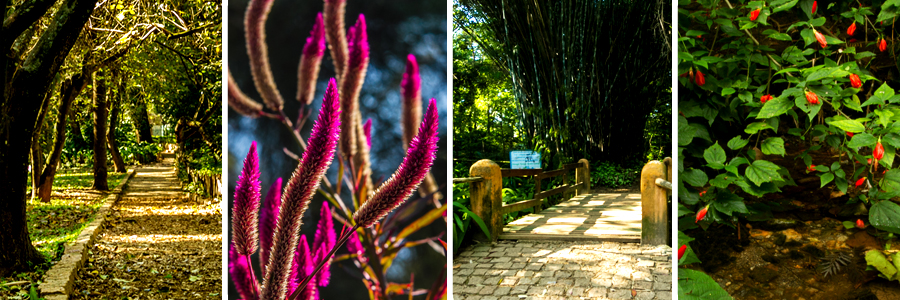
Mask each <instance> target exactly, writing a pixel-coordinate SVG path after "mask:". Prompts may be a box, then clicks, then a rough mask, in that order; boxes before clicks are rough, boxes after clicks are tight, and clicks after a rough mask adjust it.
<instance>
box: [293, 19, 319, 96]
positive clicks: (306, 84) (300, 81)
mask: <svg viewBox="0 0 900 300" xmlns="http://www.w3.org/2000/svg"><path fill="white" fill-rule="evenodd" d="M322 22H323V21H322V13H319V14H318V15H317V16H316V23H315V24H314V25H313V29H312V31H311V32H310V33H309V37H308V38H306V45H303V55H302V56H301V57H300V67H299V70H298V71H297V101H300V103H305V104H306V105H310V104H312V101H313V97H314V96H315V94H316V78H318V77H319V76H318V75H319V66H321V64H322V56H323V55H324V54H325V25H324V24H323V23H322Z"/></svg>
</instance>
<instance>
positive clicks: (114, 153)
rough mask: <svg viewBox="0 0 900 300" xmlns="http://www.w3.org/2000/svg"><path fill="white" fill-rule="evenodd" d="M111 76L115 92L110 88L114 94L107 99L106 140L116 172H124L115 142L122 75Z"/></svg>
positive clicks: (120, 108)
mask: <svg viewBox="0 0 900 300" xmlns="http://www.w3.org/2000/svg"><path fill="white" fill-rule="evenodd" d="M113 74H116V75H114V76H113V78H114V79H113V80H115V81H116V88H115V92H113V91H112V90H111V91H110V94H113V95H115V96H113V97H110V98H111V99H108V100H109V101H108V102H109V103H108V105H109V107H110V109H109V130H107V131H106V142H107V144H108V146H109V154H110V157H112V160H113V165H114V166H115V167H116V172H117V173H124V172H125V171H127V170H126V169H125V161H124V160H122V155H121V154H119V147H118V145H117V143H116V127H117V126H118V125H119V112H120V111H121V110H122V98H121V97H122V93H123V91H122V75H121V74H120V73H118V72H115V73H113Z"/></svg>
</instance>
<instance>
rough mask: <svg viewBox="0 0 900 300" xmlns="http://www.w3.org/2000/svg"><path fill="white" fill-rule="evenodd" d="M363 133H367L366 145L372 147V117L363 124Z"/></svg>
mask: <svg viewBox="0 0 900 300" xmlns="http://www.w3.org/2000/svg"><path fill="white" fill-rule="evenodd" d="M363 133H364V134H365V135H366V146H369V148H372V119H366V123H365V124H363Z"/></svg>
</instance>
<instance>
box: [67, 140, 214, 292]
mask: <svg viewBox="0 0 900 300" xmlns="http://www.w3.org/2000/svg"><path fill="white" fill-rule="evenodd" d="M180 187H181V184H180V182H179V181H178V178H177V177H176V175H175V169H174V166H173V159H172V158H170V157H169V158H166V159H165V160H163V162H162V163H160V164H156V165H152V166H145V167H143V168H140V169H138V171H137V174H136V175H135V177H134V178H132V179H131V180H130V181H129V182H128V187H127V188H126V189H125V193H124V194H123V195H122V198H121V199H120V200H119V202H118V203H116V205H115V207H114V208H113V211H112V212H111V214H110V216H109V219H108V220H107V223H106V224H107V225H106V229H105V230H104V231H103V233H102V234H101V235H100V237H99V238H98V240H97V243H95V244H94V245H93V246H92V247H91V248H90V255H89V258H88V260H87V261H86V262H85V265H84V267H83V268H82V269H81V270H80V271H78V279H77V280H76V282H75V288H74V292H73V295H72V296H71V297H72V299H221V297H222V296H221V294H220V293H221V290H222V287H221V277H222V267H221V266H222V256H221V242H222V237H221V236H222V224H221V219H222V217H221V211H220V210H219V202H218V201H209V200H199V201H194V200H191V198H190V197H188V196H187V195H185V194H183V193H182V192H181V188H180ZM126 297H127V298H126Z"/></svg>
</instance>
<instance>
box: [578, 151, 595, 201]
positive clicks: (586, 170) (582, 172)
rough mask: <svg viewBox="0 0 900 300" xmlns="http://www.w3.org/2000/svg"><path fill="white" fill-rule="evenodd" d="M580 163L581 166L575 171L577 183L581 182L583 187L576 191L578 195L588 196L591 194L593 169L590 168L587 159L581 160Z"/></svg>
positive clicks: (580, 186)
mask: <svg viewBox="0 0 900 300" xmlns="http://www.w3.org/2000/svg"><path fill="white" fill-rule="evenodd" d="M578 163H579V164H581V166H579V167H578V169H576V170H575V183H576V184H577V183H579V182H581V185H579V186H578V188H577V189H576V194H577V195H582V194H587V193H590V192H591V168H590V167H589V164H588V160H587V159H584V158H582V159H580V160H578Z"/></svg>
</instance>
